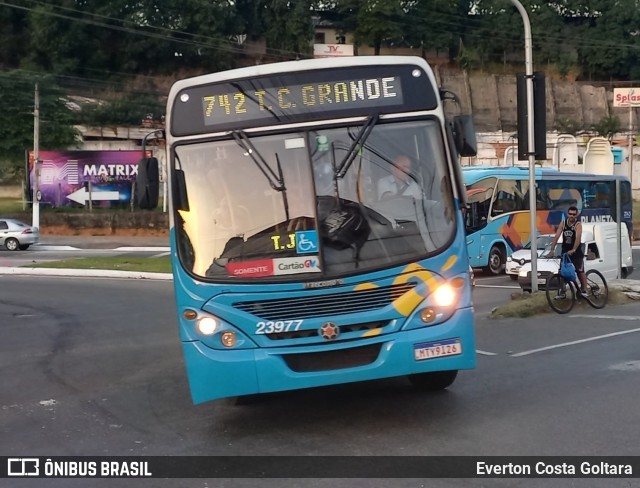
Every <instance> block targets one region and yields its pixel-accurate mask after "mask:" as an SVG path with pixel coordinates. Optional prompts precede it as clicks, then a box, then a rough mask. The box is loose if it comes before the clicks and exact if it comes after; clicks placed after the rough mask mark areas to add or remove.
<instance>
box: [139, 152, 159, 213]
mask: <svg viewBox="0 0 640 488" xmlns="http://www.w3.org/2000/svg"><path fill="white" fill-rule="evenodd" d="M159 193H160V170H159V168H158V159H157V158H142V159H141V160H140V161H139V162H138V176H137V177H136V185H135V197H136V203H137V206H138V208H140V209H143V210H152V209H154V208H156V207H157V206H158V197H159Z"/></svg>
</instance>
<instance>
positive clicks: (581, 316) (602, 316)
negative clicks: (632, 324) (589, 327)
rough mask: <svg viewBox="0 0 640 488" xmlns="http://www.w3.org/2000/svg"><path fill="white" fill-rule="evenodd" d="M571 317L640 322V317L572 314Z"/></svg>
mask: <svg viewBox="0 0 640 488" xmlns="http://www.w3.org/2000/svg"><path fill="white" fill-rule="evenodd" d="M569 317H575V318H577V319H618V320H640V316H637V315H587V314H585V315H580V314H571V315H569Z"/></svg>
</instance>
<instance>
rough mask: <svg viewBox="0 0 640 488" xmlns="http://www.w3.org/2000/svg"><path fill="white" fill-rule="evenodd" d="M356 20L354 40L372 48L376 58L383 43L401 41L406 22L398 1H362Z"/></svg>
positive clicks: (406, 19)
mask: <svg viewBox="0 0 640 488" xmlns="http://www.w3.org/2000/svg"><path fill="white" fill-rule="evenodd" d="M357 19H358V25H357V27H356V30H355V37H356V39H358V42H359V43H360V44H368V45H370V46H373V52H374V54H375V55H376V56H378V55H379V54H380V48H381V47H382V44H383V42H387V43H388V42H393V41H396V42H397V41H398V40H399V39H402V37H403V34H404V32H405V31H406V27H407V22H408V18H407V17H406V16H405V15H404V12H403V10H402V3H401V2H400V1H398V0H363V1H362V3H361V5H360V9H359V11H358V18H357Z"/></svg>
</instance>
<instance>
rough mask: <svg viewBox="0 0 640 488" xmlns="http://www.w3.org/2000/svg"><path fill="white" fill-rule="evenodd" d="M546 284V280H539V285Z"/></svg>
mask: <svg viewBox="0 0 640 488" xmlns="http://www.w3.org/2000/svg"><path fill="white" fill-rule="evenodd" d="M546 282H547V279H546V278H538V284H539V285H544V284H546Z"/></svg>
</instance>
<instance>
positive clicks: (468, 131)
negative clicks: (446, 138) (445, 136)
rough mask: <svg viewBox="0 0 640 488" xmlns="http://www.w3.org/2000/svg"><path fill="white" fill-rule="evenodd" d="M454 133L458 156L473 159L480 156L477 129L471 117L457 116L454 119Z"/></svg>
mask: <svg viewBox="0 0 640 488" xmlns="http://www.w3.org/2000/svg"><path fill="white" fill-rule="evenodd" d="M452 131H453V140H454V142H455V145H456V150H457V151H458V155H460V156H464V157H471V156H475V155H476V154H478V143H477V141H476V128H475V125H474V123H473V118H472V117H471V115H456V116H455V117H454V118H453V126H452Z"/></svg>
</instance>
